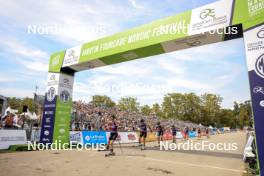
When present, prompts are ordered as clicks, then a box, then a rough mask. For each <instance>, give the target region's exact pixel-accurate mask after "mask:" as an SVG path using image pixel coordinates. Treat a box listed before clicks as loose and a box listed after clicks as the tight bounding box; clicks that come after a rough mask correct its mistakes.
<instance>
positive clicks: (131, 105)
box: [118, 97, 139, 112]
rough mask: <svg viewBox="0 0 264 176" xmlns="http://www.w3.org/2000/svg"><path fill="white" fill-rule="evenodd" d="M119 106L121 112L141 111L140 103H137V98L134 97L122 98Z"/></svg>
mask: <svg viewBox="0 0 264 176" xmlns="http://www.w3.org/2000/svg"><path fill="white" fill-rule="evenodd" d="M118 106H119V108H120V109H121V110H125V111H130V112H138V111H139V103H138V102H137V98H134V97H125V98H121V99H120V100H119V102H118Z"/></svg>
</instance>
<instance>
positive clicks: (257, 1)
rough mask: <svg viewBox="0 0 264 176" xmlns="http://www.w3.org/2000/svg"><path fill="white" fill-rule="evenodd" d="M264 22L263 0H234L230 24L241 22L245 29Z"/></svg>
mask: <svg viewBox="0 0 264 176" xmlns="http://www.w3.org/2000/svg"><path fill="white" fill-rule="evenodd" d="M263 22H264V0H235V7H234V12H233V22H232V24H239V23H242V24H243V29H244V30H246V29H248V28H251V27H253V26H256V25H259V24H261V23H263Z"/></svg>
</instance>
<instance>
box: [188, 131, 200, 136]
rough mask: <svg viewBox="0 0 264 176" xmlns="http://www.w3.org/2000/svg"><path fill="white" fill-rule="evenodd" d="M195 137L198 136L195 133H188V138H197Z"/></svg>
mask: <svg viewBox="0 0 264 176" xmlns="http://www.w3.org/2000/svg"><path fill="white" fill-rule="evenodd" d="M197 136H198V134H197V132H196V131H190V132H189V137H191V138H194V137H197Z"/></svg>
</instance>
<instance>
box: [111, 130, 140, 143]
mask: <svg viewBox="0 0 264 176" xmlns="http://www.w3.org/2000/svg"><path fill="white" fill-rule="evenodd" d="M106 136H107V141H108V139H109V136H110V132H106ZM134 142H138V134H137V133H136V132H118V137H117V138H116V141H115V142H114V143H115V144H117V143H121V144H124V143H134Z"/></svg>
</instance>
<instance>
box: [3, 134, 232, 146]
mask: <svg viewBox="0 0 264 176" xmlns="http://www.w3.org/2000/svg"><path fill="white" fill-rule="evenodd" d="M229 132H230V131H229ZM218 133H224V131H223V130H219V131H217V130H211V131H210V135H215V134H218ZM205 135H206V134H205V133H202V136H205ZM109 136H110V132H107V131H70V141H71V142H72V143H81V144H107V143H108V138H109ZM197 136H198V134H197V132H196V131H190V132H189V137H190V138H194V137H197ZM183 137H184V133H183V132H177V133H176V138H177V139H182V138H183ZM26 139H27V138H26V132H25V130H0V149H8V148H9V146H10V145H16V144H26V142H27V140H26ZM39 139H40V129H33V130H32V133H31V141H36V142H39ZM138 139H139V133H138V132H118V137H117V139H116V141H115V143H121V144H126V143H136V142H138ZM156 140H157V136H156V133H154V132H148V135H147V138H146V142H153V141H156ZM163 140H172V134H171V133H170V132H165V133H164V134H163Z"/></svg>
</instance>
